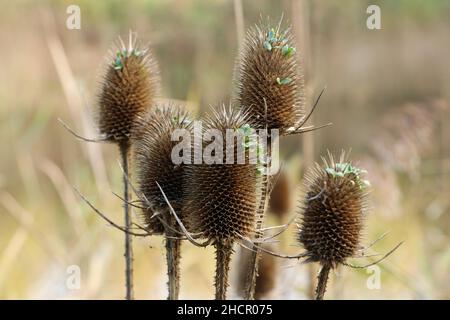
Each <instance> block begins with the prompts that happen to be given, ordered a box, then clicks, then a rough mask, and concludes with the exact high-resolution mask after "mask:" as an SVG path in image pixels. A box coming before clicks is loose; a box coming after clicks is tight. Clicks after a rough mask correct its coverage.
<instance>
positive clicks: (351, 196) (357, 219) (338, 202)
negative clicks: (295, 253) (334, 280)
mask: <svg viewBox="0 0 450 320" xmlns="http://www.w3.org/2000/svg"><path fill="white" fill-rule="evenodd" d="M323 162H324V165H323V166H320V165H319V164H316V165H315V167H314V168H313V170H311V171H310V172H309V174H308V175H307V177H306V181H307V182H306V187H307V194H306V198H305V200H304V203H303V217H302V220H301V222H300V232H299V234H298V237H299V241H300V242H301V243H302V245H303V246H304V247H305V249H306V251H307V253H308V256H309V259H308V260H309V261H318V262H320V263H321V264H322V265H331V266H333V267H335V266H336V265H337V264H339V263H343V262H344V261H345V259H346V258H349V257H351V256H353V255H355V253H356V251H357V250H358V246H359V241H360V235H361V230H362V227H363V220H364V211H365V209H366V195H367V194H366V187H367V185H368V182H366V181H364V180H362V175H363V174H364V173H365V171H364V170H361V169H358V168H356V167H354V166H353V165H352V164H351V163H349V162H348V161H346V157H345V154H344V153H342V155H341V157H340V161H339V162H335V161H334V159H333V157H332V156H331V154H329V158H328V159H325V158H324V159H323Z"/></svg>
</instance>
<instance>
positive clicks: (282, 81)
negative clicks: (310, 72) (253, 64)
mask: <svg viewBox="0 0 450 320" xmlns="http://www.w3.org/2000/svg"><path fill="white" fill-rule="evenodd" d="M291 81H292V79H291V78H289V77H288V78H277V83H278V84H279V85H281V86H282V85H286V84H289V83H291Z"/></svg>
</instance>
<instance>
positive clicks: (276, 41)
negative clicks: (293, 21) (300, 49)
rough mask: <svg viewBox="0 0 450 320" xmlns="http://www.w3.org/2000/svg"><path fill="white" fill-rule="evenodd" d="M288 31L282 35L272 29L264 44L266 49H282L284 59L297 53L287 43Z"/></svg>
mask: <svg viewBox="0 0 450 320" xmlns="http://www.w3.org/2000/svg"><path fill="white" fill-rule="evenodd" d="M287 33H288V30H285V31H284V32H282V33H277V32H275V29H274V28H270V30H269V31H268V32H267V36H266V39H265V41H264V43H263V46H264V48H265V49H266V50H267V51H272V49H281V54H282V55H283V56H284V57H290V56H292V55H293V54H294V53H295V48H294V47H291V46H290V45H289V44H288V43H287V42H288V39H287V38H286V35H287Z"/></svg>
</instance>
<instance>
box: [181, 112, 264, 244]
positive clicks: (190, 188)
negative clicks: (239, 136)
mask: <svg viewBox="0 0 450 320" xmlns="http://www.w3.org/2000/svg"><path fill="white" fill-rule="evenodd" d="M247 120H248V118H247V116H246V114H245V113H244V112H242V111H241V110H239V111H237V110H236V109H232V108H231V107H225V106H223V107H221V108H219V110H218V111H215V110H213V111H212V112H211V114H210V115H208V116H207V117H206V120H205V121H204V125H203V129H204V130H207V129H217V130H219V131H220V132H221V134H222V136H223V137H224V141H223V155H224V160H223V164H205V163H203V164H198V165H195V164H193V165H188V166H186V169H185V179H186V180H187V181H189V183H186V184H185V187H184V189H183V195H184V197H185V199H186V202H185V204H184V206H183V213H186V214H189V216H190V217H191V218H192V228H193V229H192V230H193V232H202V233H203V236H204V237H205V238H206V239H211V240H213V241H214V242H217V241H221V242H222V243H225V242H226V243H230V242H233V241H235V240H238V239H239V235H241V236H248V235H250V234H252V233H253V231H254V226H255V218H256V217H255V215H256V208H257V203H258V199H257V196H258V193H257V185H258V181H259V176H260V173H259V171H258V165H256V164H251V163H250V162H249V158H248V152H246V159H245V163H244V164H238V163H233V164H226V163H225V157H226V141H225V139H226V129H241V128H246V126H247ZM208 143H210V142H209V141H203V142H202V144H203V145H207V144H208ZM236 150H237V140H235V141H234V151H235V152H236ZM234 159H235V161H236V154H235V158H234Z"/></svg>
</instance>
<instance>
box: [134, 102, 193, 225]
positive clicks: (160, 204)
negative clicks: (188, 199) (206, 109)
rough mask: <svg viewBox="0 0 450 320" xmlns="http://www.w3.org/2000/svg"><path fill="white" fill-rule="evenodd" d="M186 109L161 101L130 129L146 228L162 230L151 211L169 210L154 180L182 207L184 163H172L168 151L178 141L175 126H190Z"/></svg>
mask: <svg viewBox="0 0 450 320" xmlns="http://www.w3.org/2000/svg"><path fill="white" fill-rule="evenodd" d="M190 124H191V121H190V120H189V118H188V113H187V112H186V111H184V110H183V109H182V108H180V107H178V106H175V105H173V104H170V103H169V104H160V105H156V106H155V108H153V109H152V110H150V111H149V112H148V113H147V114H146V115H145V117H143V118H142V119H141V120H140V121H139V125H138V126H136V128H135V130H133V135H132V136H133V146H134V150H135V160H136V171H137V183H138V189H139V191H140V192H141V193H142V194H143V195H144V196H145V198H146V199H147V200H148V202H149V205H150V208H149V210H144V219H145V223H146V226H147V228H148V229H149V230H150V231H152V232H154V233H163V231H164V226H163V225H162V223H161V222H160V221H159V220H158V219H156V218H155V217H153V214H154V213H163V214H168V213H169V210H168V205H167V202H166V201H165V199H164V197H163V194H162V193H161V191H160V189H159V187H158V185H157V184H156V182H158V183H159V185H160V186H161V188H162V189H163V190H164V193H165V195H166V196H167V199H168V200H169V202H170V204H171V205H172V207H173V208H174V209H175V210H177V212H178V211H179V209H181V205H182V200H183V194H182V187H183V181H184V180H183V164H180V165H175V164H174V163H173V162H172V158H171V153H172V149H173V147H174V146H175V145H176V144H177V143H178V141H172V139H171V137H172V133H173V132H174V130H175V129H187V130H190Z"/></svg>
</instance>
